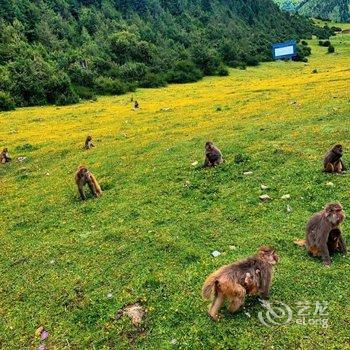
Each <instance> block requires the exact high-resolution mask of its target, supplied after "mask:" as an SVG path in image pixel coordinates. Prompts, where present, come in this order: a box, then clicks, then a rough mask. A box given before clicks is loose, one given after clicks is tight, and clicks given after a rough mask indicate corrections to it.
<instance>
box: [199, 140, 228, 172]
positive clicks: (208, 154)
mask: <svg viewBox="0 0 350 350" xmlns="http://www.w3.org/2000/svg"><path fill="white" fill-rule="evenodd" d="M223 161H224V159H223V157H222V154H221V151H220V150H219V149H218V148H217V147H216V146H215V145H214V143H213V142H211V141H208V142H206V143H205V160H204V164H203V167H204V168H208V167H214V166H216V165H219V164H221V163H222V162H223Z"/></svg>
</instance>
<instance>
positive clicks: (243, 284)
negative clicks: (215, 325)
mask: <svg viewBox="0 0 350 350" xmlns="http://www.w3.org/2000/svg"><path fill="white" fill-rule="evenodd" d="M277 262H278V255H277V254H276V252H275V251H274V250H273V249H272V248H270V247H261V248H260V249H259V251H258V252H257V253H256V254H255V255H254V256H252V257H249V258H247V259H245V260H242V261H238V262H236V263H233V264H230V265H226V266H223V267H221V268H220V269H219V270H217V271H215V272H213V273H212V274H211V275H210V276H209V277H208V278H207V279H206V281H205V282H204V285H203V289H202V294H203V297H204V299H210V298H212V303H211V305H210V308H209V315H210V317H211V318H212V319H213V320H214V321H217V320H218V319H219V310H220V308H221V307H222V305H223V303H224V302H225V300H228V301H229V311H230V312H232V313H233V312H235V311H237V310H238V309H239V308H240V307H241V306H242V305H243V304H244V300H245V297H246V295H260V296H261V297H262V298H264V299H266V298H268V296H269V291H270V284H271V279H272V269H273V266H274V265H275V264H276V263H277Z"/></svg>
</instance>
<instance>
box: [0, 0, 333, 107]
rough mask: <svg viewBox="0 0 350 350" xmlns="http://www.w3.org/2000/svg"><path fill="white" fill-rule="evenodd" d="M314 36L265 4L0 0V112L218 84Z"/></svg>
mask: <svg viewBox="0 0 350 350" xmlns="http://www.w3.org/2000/svg"><path fill="white" fill-rule="evenodd" d="M321 31H324V30H322V29H319V28H316V27H313V25H312V24H311V23H310V22H309V21H308V20H307V19H304V18H300V17H298V16H294V15H293V16H290V15H289V14H287V13H282V12H281V11H280V10H279V8H278V7H277V6H276V5H275V4H274V3H273V2H272V0H259V1H255V0H216V1H207V0H190V1H187V0H176V1H174V0H142V1H140V0H128V1H126V0H103V1H101V0H89V1H81V0H50V1H34V2H33V1H31V0H2V1H1V6H0V109H1V108H3V109H5V108H8V109H10V108H11V107H13V101H11V99H13V100H14V103H15V105H17V106H27V105H36V104H45V103H54V104H69V103H73V102H76V101H77V100H78V95H79V97H82V98H86V99H91V98H93V96H94V95H95V94H122V93H124V92H125V91H128V90H129V91H130V90H133V89H135V87H138V86H142V87H156V86H163V85H165V84H166V83H167V82H191V81H196V80H198V79H200V78H201V77H202V76H203V75H226V74H227V70H226V68H225V67H224V66H223V64H226V65H229V66H232V67H240V68H244V67H245V66H247V65H256V64H258V62H259V61H266V60H270V59H271V54H270V46H271V43H272V42H275V41H280V40H284V39H298V38H301V37H303V38H307V37H311V34H312V33H314V34H318V33H319V32H321ZM329 34H330V33H328V34H327V33H326V35H329ZM323 36H324V35H323ZM6 102H7V103H6Z"/></svg>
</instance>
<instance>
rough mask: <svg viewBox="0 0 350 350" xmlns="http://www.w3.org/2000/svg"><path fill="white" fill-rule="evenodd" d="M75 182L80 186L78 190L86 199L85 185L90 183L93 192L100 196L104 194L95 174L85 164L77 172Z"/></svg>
mask: <svg viewBox="0 0 350 350" xmlns="http://www.w3.org/2000/svg"><path fill="white" fill-rule="evenodd" d="M75 182H76V184H77V186H78V190H79V193H80V196H81V199H82V200H85V199H86V195H85V192H84V185H86V184H88V186H89V188H90V190H91V192H92V194H93V195H94V196H95V197H98V196H100V195H101V194H102V190H101V187H100V185H99V184H98V182H97V180H96V179H95V176H94V175H93V174H92V173H91V172H90V171H89V170H88V169H87V168H85V167H84V166H80V167H79V168H78V170H77V172H76V174H75Z"/></svg>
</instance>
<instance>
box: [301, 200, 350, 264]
mask: <svg viewBox="0 0 350 350" xmlns="http://www.w3.org/2000/svg"><path fill="white" fill-rule="evenodd" d="M344 220H345V213H344V211H343V207H342V206H341V205H340V204H338V203H331V204H327V205H326V207H325V208H324V209H323V210H322V211H320V212H318V213H316V214H314V215H313V216H312V217H311V219H310V220H309V222H308V223H307V225H306V244H305V245H306V248H307V250H308V252H309V254H310V255H311V256H319V257H321V259H322V261H323V263H324V264H325V265H326V266H330V265H331V258H330V254H332V253H335V252H339V253H342V254H346V245H345V242H344V240H343V237H342V236H341V230H340V228H339V226H340V224H341V223H342V222H343V221H344Z"/></svg>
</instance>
